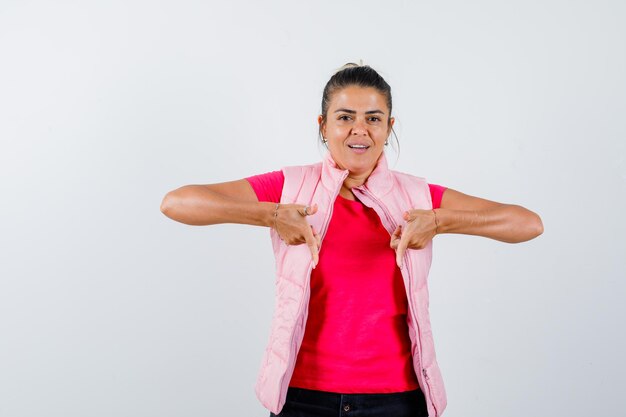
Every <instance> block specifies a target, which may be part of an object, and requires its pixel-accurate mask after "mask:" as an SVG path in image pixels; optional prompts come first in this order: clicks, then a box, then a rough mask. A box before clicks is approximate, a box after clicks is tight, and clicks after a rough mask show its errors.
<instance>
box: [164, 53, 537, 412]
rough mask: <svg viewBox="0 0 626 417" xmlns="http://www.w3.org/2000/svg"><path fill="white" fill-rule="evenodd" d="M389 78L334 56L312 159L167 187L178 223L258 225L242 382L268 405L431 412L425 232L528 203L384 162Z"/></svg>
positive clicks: (439, 407)
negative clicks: (264, 299) (259, 269)
mask: <svg viewBox="0 0 626 417" xmlns="http://www.w3.org/2000/svg"><path fill="white" fill-rule="evenodd" d="M391 111H392V99H391V88H390V87H389V85H388V84H387V83H386V82H385V80H384V79H383V78H382V77H381V76H380V75H379V74H378V73H377V72H376V71H375V70H373V69H372V68H371V67H369V66H365V65H357V64H346V65H344V67H342V68H341V69H340V70H339V71H338V72H336V73H335V74H334V75H333V76H332V77H331V79H330V80H329V81H328V83H327V84H326V87H325V88H324V93H323V98H322V109H321V114H320V115H319V116H318V124H319V133H320V136H321V139H322V142H323V143H324V145H325V146H326V147H327V149H328V152H327V153H326V155H325V157H324V158H323V160H322V161H321V162H319V163H317V164H312V165H305V166H290V167H285V168H283V169H282V170H280V171H273V172H269V173H266V174H261V175H256V176H253V177H249V178H244V179H240V180H237V181H231V182H225V183H219V184H208V185H187V186H184V187H181V188H179V189H176V190H174V191H171V192H169V193H168V194H167V195H166V196H165V198H164V199H163V203H162V205H161V211H162V212H163V213H164V214H165V215H166V216H168V217H170V218H171V219H173V220H176V221H179V222H182V223H186V224H190V225H210V224H217V223H243V224H250V225H258V226H266V227H269V228H271V236H272V244H273V249H274V252H275V256H276V263H277V274H278V275H277V279H276V309H275V313H274V318H273V321H272V328H271V334H270V338H269V343H268V346H267V348H266V350H265V355H264V358H263V362H262V366H261V370H260V373H259V378H258V381H257V385H256V394H257V396H258V398H259V400H260V401H261V403H262V404H263V405H264V406H265V407H266V408H267V409H268V410H270V416H280V417H294V416H299V417H309V416H329V417H330V416H340V415H341V416H350V415H355V413H357V414H358V415H359V416H394V417H402V416H407V417H408V416H413V417H415V416H431V417H432V416H440V415H441V414H442V413H443V411H444V409H445V407H446V403H447V401H446V393H445V389H444V385H443V380H442V377H441V372H440V371H439V367H438V365H437V361H436V355H435V348H434V342H433V338H432V332H431V328H430V320H429V315H428V289H427V278H428V271H429V268H430V263H431V253H432V252H431V251H432V239H433V237H434V236H435V235H437V234H443V233H463V234H471V235H478V236H484V237H488V238H492V239H497V240H500V241H503V242H508V243H517V242H523V241H527V240H530V239H533V238H534V237H536V236H538V235H540V234H541V233H542V232H543V225H542V222H541V219H540V218H539V216H538V215H537V214H535V213H533V212H532V211H529V210H527V209H525V208H524V207H521V206H519V205H511V204H502V203H497V202H495V201H489V200H485V199H482V198H478V197H473V196H470V195H467V194H463V193H461V192H459V191H456V190H453V189H450V188H446V187H442V186H439V185H436V184H428V183H427V182H426V181H425V180H424V179H423V178H421V177H416V176H413V175H409V174H405V173H401V172H397V171H393V170H390V169H388V168H387V162H386V158H385V152H384V150H385V147H386V146H387V145H388V143H389V138H390V134H391V133H392V132H393V130H392V128H393V124H394V118H393V117H392V116H391Z"/></svg>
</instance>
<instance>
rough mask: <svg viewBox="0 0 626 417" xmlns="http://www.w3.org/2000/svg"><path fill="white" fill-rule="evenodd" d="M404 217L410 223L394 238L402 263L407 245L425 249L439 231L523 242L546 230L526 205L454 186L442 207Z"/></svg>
mask: <svg viewBox="0 0 626 417" xmlns="http://www.w3.org/2000/svg"><path fill="white" fill-rule="evenodd" d="M404 220H406V222H407V223H406V224H405V225H403V226H398V227H397V228H396V230H395V231H394V232H393V233H392V235H391V242H390V246H391V248H392V249H394V250H395V251H396V263H397V264H398V266H399V267H402V257H403V256H404V252H405V251H406V249H423V248H424V247H426V245H427V244H428V242H429V241H430V240H431V239H432V238H433V237H434V236H435V235H436V234H442V233H460V234H466V235H476V236H484V237H488V238H491V239H495V240H499V241H501V242H507V243H519V242H525V241H527V240H530V239H534V238H535V237H537V236H539V235H540V234H542V233H543V223H542V222H541V218H540V217H539V216H538V215H537V214H536V213H533V212H532V211H530V210H528V209H525V208H524V207H522V206H518V205H514V204H503V203H497V202H495V201H490V200H485V199H483V198H478V197H473V196H471V195H467V194H463V193H461V192H459V191H455V190H453V189H450V188H447V189H446V190H445V191H444V193H443V197H442V199H441V206H440V208H437V209H434V211H433V210H422V209H414V210H409V211H407V212H406V213H405V214H404Z"/></svg>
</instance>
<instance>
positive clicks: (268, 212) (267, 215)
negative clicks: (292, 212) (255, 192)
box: [259, 202, 276, 228]
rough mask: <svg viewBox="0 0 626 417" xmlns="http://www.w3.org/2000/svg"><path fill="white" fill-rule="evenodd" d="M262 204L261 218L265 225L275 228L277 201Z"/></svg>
mask: <svg viewBox="0 0 626 417" xmlns="http://www.w3.org/2000/svg"><path fill="white" fill-rule="evenodd" d="M259 204H261V219H262V223H263V226H266V227H269V228H273V227H274V225H275V224H276V218H275V217H274V216H275V215H276V203H272V202H262V203H259Z"/></svg>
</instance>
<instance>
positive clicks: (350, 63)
mask: <svg viewBox="0 0 626 417" xmlns="http://www.w3.org/2000/svg"><path fill="white" fill-rule="evenodd" d="M362 66H364V64H363V60H362V59H359V63H358V64H355V63H354V62H348V63H347V64H345V65H343V66H342V67H341V68H338V69H337V71H335V73H338V72H339V71H343V70H345V69H346V68H353V67H362Z"/></svg>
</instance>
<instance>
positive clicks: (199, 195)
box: [161, 179, 276, 227]
mask: <svg viewBox="0 0 626 417" xmlns="http://www.w3.org/2000/svg"><path fill="white" fill-rule="evenodd" d="M275 207H276V204H274V203H269V202H259V200H258V199H257V196H256V194H255V192H254V189H253V188H252V186H251V185H250V183H249V182H248V181H247V180H245V179H241V180H237V181H230V182H223V183H218V184H207V185H185V186H183V187H180V188H177V189H176V190H173V191H170V192H169V193H167V194H166V195H165V197H164V198H163V201H162V202H161V212H162V213H163V214H165V215H166V216H167V217H169V218H170V219H172V220H176V221H177V222H181V223H185V224H189V225H195V226H205V225H211V224H219V223H240V224H250V225H255V226H267V227H271V226H272V225H273V214H274V208H275Z"/></svg>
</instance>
